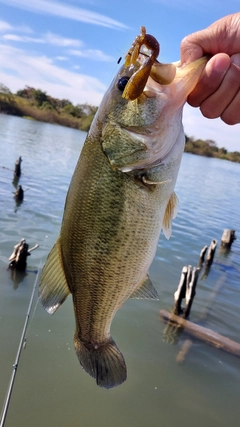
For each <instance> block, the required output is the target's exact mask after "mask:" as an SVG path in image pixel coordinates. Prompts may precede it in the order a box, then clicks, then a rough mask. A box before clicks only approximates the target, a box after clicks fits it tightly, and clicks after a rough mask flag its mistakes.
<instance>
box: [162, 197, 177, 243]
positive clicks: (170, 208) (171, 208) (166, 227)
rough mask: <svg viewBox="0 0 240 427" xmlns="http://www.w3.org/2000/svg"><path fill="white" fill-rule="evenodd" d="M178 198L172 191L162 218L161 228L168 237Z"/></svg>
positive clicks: (175, 214)
mask: <svg viewBox="0 0 240 427" xmlns="http://www.w3.org/2000/svg"><path fill="white" fill-rule="evenodd" d="M177 206H178V198H177V196H176V194H175V193H172V195H171V197H170V199H169V201H168V204H167V207H166V210H165V213H164V218H163V223H162V229H163V233H164V235H165V237H166V238H167V239H169V238H170V237H171V234H172V219H173V218H175V217H176V216H177Z"/></svg>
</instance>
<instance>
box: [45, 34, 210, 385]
mask: <svg viewBox="0 0 240 427" xmlns="http://www.w3.org/2000/svg"><path fill="white" fill-rule="evenodd" d="M158 52H159V45H158V42H157V41H156V39H154V37H152V36H150V35H148V34H146V32H145V30H144V28H143V29H142V34H141V35H140V36H138V37H137V38H136V40H135V41H134V43H133V45H132V47H131V49H130V50H129V52H128V55H127V57H126V61H125V63H124V65H123V66H122V67H121V68H120V70H119V72H118V73H117V76H116V77H115V79H114V80H113V82H112V84H111V85H110V87H109V89H108V91H107V92H106V94H105V96H104V98H103V101H102V103H101V105H100V107H99V109H98V112H97V114H96V116H95V118H94V121H93V123H92V126H91V128H90V131H89V133H88V135H87V138H86V141H85V144H84V146H83V149H82V152H81V154H80V157H79V160H78V163H77V166H76V169H75V172H74V174H73V177H72V180H71V183H70V187H69V190H68V193H67V197H66V203H65V209H64V215H63V220H62V226H61V231H60V235H59V237H58V239H57V241H56V243H55V245H54V247H53V249H52V250H51V252H50V254H49V256H48V258H47V261H46V264H45V266H44V268H43V271H42V275H41V280H40V285H39V295H40V299H41V302H42V304H43V306H44V308H45V309H46V310H47V311H48V312H49V313H50V314H53V313H54V312H55V311H56V310H57V309H58V307H59V306H60V305H61V304H62V303H63V302H64V300H65V299H66V298H67V296H68V295H69V294H72V299H73V307H74V313H75V320H76V331H75V335H74V345H75V350H76V354H77V356H78V359H79V362H80V364H81V366H82V367H83V368H84V369H85V370H86V371H87V372H88V373H89V374H90V375H91V376H92V377H94V378H95V380H96V382H97V384H98V385H99V386H101V387H106V388H111V387H115V386H117V385H119V384H121V383H122V382H123V381H125V379H126V365H125V361H124V357H123V355H122V354H121V352H120V350H119V349H118V347H117V345H116V344H115V342H114V340H113V339H112V337H111V335H110V327H111V323H112V320H113V318H114V315H115V314H116V312H117V310H118V309H119V308H120V307H121V305H122V304H123V303H124V302H125V301H126V300H127V299H128V298H130V297H132V298H150V299H158V295H157V292H156V290H155V288H154V287H153V284H152V282H151V280H150V278H149V276H148V270H149V267H150V265H151V263H152V261H153V259H154V256H155V252H156V248H157V244H158V240H159V235H160V231H161V229H163V231H164V233H165V235H166V236H167V237H168V238H169V237H170V234H171V222H172V218H173V217H174V216H175V214H176V205H177V199H176V196H175V193H174V186H175V182H176V179H177V175H178V170H179V166H180V161H181V157H182V153H183V149H184V143H185V136H184V132H183V127H182V109H183V105H184V103H185V101H186V99H187V96H188V94H189V93H190V92H191V91H192V90H193V88H194V86H195V85H196V83H197V81H198V79H199V77H200V74H201V72H202V70H203V68H204V66H205V63H206V60H205V59H201V60H198V61H196V62H194V63H191V64H188V65H186V66H185V67H181V66H180V65H179V66H176V65H175V64H174V63H173V64H168V65H163V64H160V63H159V62H158V61H157V59H156V57H157V55H158Z"/></svg>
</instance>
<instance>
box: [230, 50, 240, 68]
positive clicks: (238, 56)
mask: <svg viewBox="0 0 240 427" xmlns="http://www.w3.org/2000/svg"><path fill="white" fill-rule="evenodd" d="M231 62H232V64H235V65H237V66H238V67H240V53H235V54H234V55H232V56H231Z"/></svg>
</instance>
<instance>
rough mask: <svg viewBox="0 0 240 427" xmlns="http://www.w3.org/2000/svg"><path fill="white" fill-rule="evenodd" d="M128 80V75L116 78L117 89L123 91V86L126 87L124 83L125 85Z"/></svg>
mask: <svg viewBox="0 0 240 427" xmlns="http://www.w3.org/2000/svg"><path fill="white" fill-rule="evenodd" d="M128 80H129V77H128V76H123V77H121V78H120V79H119V80H118V82H117V87H118V89H119V90H120V91H121V92H123V91H124V89H125V87H126V85H127V82H128Z"/></svg>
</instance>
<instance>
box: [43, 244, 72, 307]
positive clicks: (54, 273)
mask: <svg viewBox="0 0 240 427" xmlns="http://www.w3.org/2000/svg"><path fill="white" fill-rule="evenodd" d="M38 292H39V299H40V301H41V303H42V305H43V307H44V308H45V310H46V311H47V312H48V313H49V314H53V313H55V311H56V310H57V309H58V308H59V307H60V305H61V304H62V303H63V302H64V301H65V299H66V298H67V296H68V295H69V294H70V290H69V287H68V284H67V280H66V277H65V272H64V267H63V262H62V253H61V241H60V239H59V238H58V240H57V241H56V243H55V244H54V246H53V248H52V250H51V252H50V253H49V255H48V258H47V261H46V263H45V265H44V267H43V271H42V274H41V277H40V284H39V288H38Z"/></svg>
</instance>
